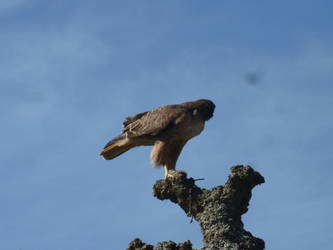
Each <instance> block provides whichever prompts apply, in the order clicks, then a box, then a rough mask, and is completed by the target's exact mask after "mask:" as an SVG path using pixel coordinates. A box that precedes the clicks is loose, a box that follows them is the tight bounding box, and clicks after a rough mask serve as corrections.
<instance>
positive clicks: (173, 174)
mask: <svg viewBox="0 0 333 250" xmlns="http://www.w3.org/2000/svg"><path fill="white" fill-rule="evenodd" d="M176 173H177V171H176V170H173V172H172V173H169V170H168V168H167V167H166V166H164V174H165V177H164V178H165V179H169V178H173V177H175V174H176Z"/></svg>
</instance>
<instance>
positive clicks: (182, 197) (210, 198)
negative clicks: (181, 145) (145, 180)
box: [128, 165, 265, 250]
mask: <svg viewBox="0 0 333 250" xmlns="http://www.w3.org/2000/svg"><path fill="white" fill-rule="evenodd" d="M195 182H196V181H195V180H194V179H193V178H187V174H186V173H185V172H178V173H177V174H176V175H175V176H174V178H169V179H166V180H158V181H157V182H156V183H155V185H154V186H153V195H154V196H155V197H157V198H158V199H160V200H170V201H172V202H174V203H176V204H178V205H179V206H180V207H181V208H182V209H183V210H184V212H185V213H186V214H187V215H188V216H191V217H192V218H194V219H195V220H197V221H198V222H199V224H200V227H201V232H202V235H203V247H202V248H200V250H215V249H216V250H217V249H221V250H223V249H249V250H260V249H264V248H265V242H264V241H263V240H262V239H259V238H256V237H254V236H252V234H251V233H250V232H248V231H246V230H244V225H243V222H242V220H241V216H242V214H244V213H246V212H247V211H248V205H249V201H250V199H251V195H252V189H253V188H254V187H255V186H256V185H259V184H262V183H264V182H265V180H264V178H263V177H262V176H261V175H260V174H259V173H258V172H256V171H254V170H253V169H252V168H251V167H250V166H241V165H238V166H233V167H232V168H231V174H230V175H229V178H228V180H227V182H226V184H225V185H224V186H216V187H213V188H212V189H211V190H207V189H201V188H200V187H198V186H197V185H196V184H195ZM144 249H145V250H150V249H154V250H166V249H168V250H181V249H183V250H185V249H186V250H190V249H192V245H191V242H190V241H186V242H184V243H180V244H178V245H177V244H176V243H174V242H172V241H168V242H162V243H158V244H157V245H156V246H155V247H154V246H152V245H147V244H145V243H143V242H142V241H141V240H139V239H135V240H133V241H132V242H131V243H130V244H129V247H128V250H144Z"/></svg>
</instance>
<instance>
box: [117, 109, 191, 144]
mask: <svg viewBox="0 0 333 250" xmlns="http://www.w3.org/2000/svg"><path fill="white" fill-rule="evenodd" d="M186 112H188V111H187V110H186V109H184V108H183V107H182V106H180V105H167V106H162V107H159V108H156V109H153V110H151V111H149V112H145V113H144V114H143V115H141V114H142V113H141V114H138V115H141V116H140V118H139V119H134V120H133V121H132V122H130V123H128V124H127V125H126V126H125V128H124V130H123V133H126V134H127V136H128V137H137V136H143V135H150V136H155V135H158V134H159V133H161V132H162V131H164V130H165V129H166V128H168V127H169V126H172V125H174V124H175V121H176V120H177V119H178V118H179V117H181V116H182V115H184V114H185V113H186ZM138 115H137V116H138ZM133 117H135V116H133Z"/></svg>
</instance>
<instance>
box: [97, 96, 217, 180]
mask: <svg viewBox="0 0 333 250" xmlns="http://www.w3.org/2000/svg"><path fill="white" fill-rule="evenodd" d="M214 109H215V104H214V103H213V102H212V101H210V100H205V99H201V100H197V101H193V102H184V103H182V104H178V105H166V106H161V107H159V108H155V109H153V110H151V111H147V112H143V113H139V114H137V115H134V116H130V117H127V118H126V119H125V121H124V122H123V127H124V128H123V131H122V133H121V134H120V135H118V136H117V137H115V138H114V139H112V140H111V141H109V142H108V143H107V144H106V146H105V147H104V150H103V151H102V152H101V153H100V155H101V156H103V158H104V159H105V160H111V159H113V158H115V157H117V156H119V155H121V154H122V153H125V152H126V151H127V150H129V149H131V148H133V147H136V146H154V147H153V150H152V152H151V155H150V157H151V161H152V163H153V164H154V165H155V166H156V167H159V166H164V171H165V179H167V178H171V177H173V176H174V174H175V173H176V162H177V159H178V157H179V154H180V152H181V151H182V149H183V147H184V145H185V144H186V142H187V141H188V140H190V139H191V138H193V137H194V136H197V135H198V134H200V133H201V131H202V130H203V129H204V125H205V121H207V120H209V119H210V118H211V117H212V116H213V113H214ZM169 171H172V172H171V173H169Z"/></svg>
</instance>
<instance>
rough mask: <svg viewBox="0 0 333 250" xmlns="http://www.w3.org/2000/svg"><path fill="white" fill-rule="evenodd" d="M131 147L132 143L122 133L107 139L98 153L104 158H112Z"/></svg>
mask: <svg viewBox="0 0 333 250" xmlns="http://www.w3.org/2000/svg"><path fill="white" fill-rule="evenodd" d="M132 147H133V145H132V143H131V142H130V140H129V139H127V138H125V137H124V136H123V135H119V136H117V137H116V138H114V139H113V140H111V141H109V142H108V143H107V144H106V146H105V147H104V149H103V151H102V152H101V153H100V154H99V155H101V156H102V157H103V158H104V159H105V160H112V159H113V158H116V157H117V156H119V155H121V154H123V153H125V152H126V151H127V150H129V149H131V148H132Z"/></svg>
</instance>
